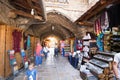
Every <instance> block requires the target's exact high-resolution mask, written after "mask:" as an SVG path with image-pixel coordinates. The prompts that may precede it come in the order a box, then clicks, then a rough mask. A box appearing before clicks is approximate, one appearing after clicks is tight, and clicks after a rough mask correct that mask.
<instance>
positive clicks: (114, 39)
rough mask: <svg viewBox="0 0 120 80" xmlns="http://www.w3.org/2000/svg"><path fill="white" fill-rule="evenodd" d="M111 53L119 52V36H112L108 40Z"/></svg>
mask: <svg viewBox="0 0 120 80" xmlns="http://www.w3.org/2000/svg"><path fill="white" fill-rule="evenodd" d="M110 46H111V51H114V52H120V35H112V36H111V39H110Z"/></svg>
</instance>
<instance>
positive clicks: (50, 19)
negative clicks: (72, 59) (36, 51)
mask: <svg viewBox="0 0 120 80" xmlns="http://www.w3.org/2000/svg"><path fill="white" fill-rule="evenodd" d="M115 1H119V0H108V1H107V0H105V1H104V0H9V2H10V5H12V6H13V7H15V8H16V9H15V10H12V12H14V13H15V14H17V15H19V16H21V17H23V18H27V19H28V20H27V23H26V22H25V21H21V22H23V23H22V25H21V24H19V23H18V25H19V27H24V29H25V32H28V33H29V34H32V35H35V36H39V37H40V38H45V37H47V36H48V35H56V36H59V37H60V38H62V39H65V38H68V37H73V36H76V34H78V31H79V32H80V31H81V30H82V29H80V28H78V25H77V24H76V22H77V23H79V22H80V21H84V18H85V21H86V22H85V24H86V23H87V24H86V25H88V26H91V25H93V24H91V23H90V22H87V21H88V19H89V18H90V17H92V16H93V15H91V14H94V15H96V14H97V13H99V12H100V11H101V10H102V9H103V8H105V6H107V5H109V4H111V3H112V2H115ZM101 2H105V3H101ZM99 8H100V9H99ZM32 9H34V11H35V14H34V15H31V10H32ZM98 9H99V10H98ZM94 12H95V13H94ZM84 13H85V14H84ZM87 13H88V14H87ZM89 15H90V16H89ZM36 16H37V17H36ZM17 18H18V17H17ZM81 19H82V20H81ZM82 24H83V23H82ZM85 24H83V25H85ZM80 25H81V24H80ZM52 26H54V30H52ZM83 32H84V31H83ZM79 36H81V35H79Z"/></svg>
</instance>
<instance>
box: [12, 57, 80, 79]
mask: <svg viewBox="0 0 120 80" xmlns="http://www.w3.org/2000/svg"><path fill="white" fill-rule="evenodd" d="M36 69H37V70H38V76H39V79H38V80H82V79H81V78H80V73H79V71H78V70H76V69H74V68H73V67H72V66H71V65H70V63H69V62H68V59H67V58H66V57H62V56H60V55H59V57H52V56H49V57H48V58H47V60H45V59H43V64H42V65H41V66H39V67H36ZM23 77H24V72H21V73H20V74H19V75H18V76H17V77H15V78H14V80H23Z"/></svg>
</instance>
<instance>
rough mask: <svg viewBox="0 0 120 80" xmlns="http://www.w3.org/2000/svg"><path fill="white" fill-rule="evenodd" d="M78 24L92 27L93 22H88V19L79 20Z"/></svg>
mask: <svg viewBox="0 0 120 80" xmlns="http://www.w3.org/2000/svg"><path fill="white" fill-rule="evenodd" d="M79 25H81V26H89V27H92V26H93V22H88V21H84V22H79Z"/></svg>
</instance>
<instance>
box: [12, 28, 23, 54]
mask: <svg viewBox="0 0 120 80" xmlns="http://www.w3.org/2000/svg"><path fill="white" fill-rule="evenodd" d="M12 36H13V49H14V50H15V52H20V42H21V38H22V32H21V31H18V30H14V31H13V32H12Z"/></svg>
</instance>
